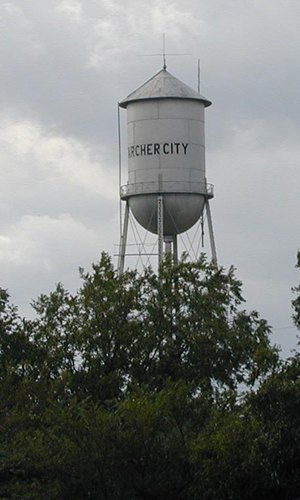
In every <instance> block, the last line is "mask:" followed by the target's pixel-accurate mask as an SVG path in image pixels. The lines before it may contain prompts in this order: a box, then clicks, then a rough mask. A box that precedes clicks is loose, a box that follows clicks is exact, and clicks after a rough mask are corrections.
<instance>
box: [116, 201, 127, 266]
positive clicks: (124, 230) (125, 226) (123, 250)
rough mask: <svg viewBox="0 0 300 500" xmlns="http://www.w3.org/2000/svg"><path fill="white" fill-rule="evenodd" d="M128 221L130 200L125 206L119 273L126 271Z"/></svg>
mask: <svg viewBox="0 0 300 500" xmlns="http://www.w3.org/2000/svg"><path fill="white" fill-rule="evenodd" d="M128 221H129V203H128V201H126V208H125V214H124V224H123V234H122V235H121V240H120V250H119V262H118V271H119V274H122V273H123V272H124V264H125V253H126V243H127V233H128Z"/></svg>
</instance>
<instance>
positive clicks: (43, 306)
mask: <svg viewBox="0 0 300 500" xmlns="http://www.w3.org/2000/svg"><path fill="white" fill-rule="evenodd" d="M80 273H81V278H82V285H81V287H80V289H79V290H78V292H77V293H75V294H70V293H69V292H68V291H67V290H65V288H64V287H63V285H62V284H58V285H57V287H56V289H55V290H54V291H53V292H52V293H50V294H49V295H41V296H40V297H39V298H38V299H37V300H36V301H35V302H33V307H34V310H35V312H36V317H35V319H34V320H28V319H24V318H21V317H20V316H19V315H18V312H17V309H16V308H15V307H13V306H11V305H10V302H9V296H8V293H7V292H6V291H5V290H3V289H0V425H1V433H0V443H1V448H0V497H1V498H3V499H6V498H16V499H17V498H20V499H38V498H39V499H40V498H44V497H47V498H49V499H85V498H86V499H112V500H114V499H125V500H126V499H128V500H135V499H160V498H161V499H174V498H176V499H195V500H196V499H199V500H200V499H205V500H206V499H207V500H215V499H221V500H222V499H224V500H225V499H233V500H235V499H240V498H244V499H257V498H260V499H268V498H270V497H272V498H273V499H277V498H278V499H283V500H284V499H289V500H290V499H297V498H300V497H299V490H300V489H299V479H298V478H299V477H300V476H299V465H298V463H300V456H299V451H300V426H299V423H300V422H299V419H300V417H299V415H300V412H299V410H300V408H299V406H300V385H299V384H300V383H299V370H300V364H299V357H298V355H297V354H296V355H295V356H294V357H293V358H292V359H290V360H288V361H287V362H285V363H284V362H283V361H281V360H280V358H279V355H278V350H277V349H276V348H275V347H274V346H272V345H271V343H270V339H269V336H270V331H271V330H270V327H269V326H268V324H267V322H266V321H265V320H263V319H261V318H260V317H259V315H258V313H257V312H255V311H254V312H247V311H246V310H245V309H244V308H243V305H244V301H243V298H242V293H241V283H240V282H239V280H237V279H236V277H235V274H234V270H233V269H232V268H231V269H229V270H228V271H225V270H224V269H222V268H217V267H216V266H215V265H213V264H210V263H208V262H207V261H206V260H205V258H204V257H201V259H200V260H199V261H198V262H196V263H188V262H181V263H180V264H178V265H177V266H174V265H172V263H171V262H170V261H168V260H166V261H165V262H164V263H163V264H162V266H161V269H160V273H159V275H156V274H155V273H154V272H153V271H152V270H151V269H146V270H145V271H143V272H142V273H138V272H137V271H126V272H125V273H124V274H122V275H121V276H119V275H118V273H117V271H116V270H115V269H114V267H113V265H112V262H111V259H110V258H109V256H108V255H106V254H102V256H101V259H100V261H99V262H98V263H97V264H94V265H93V267H92V270H91V272H85V271H84V270H81V271H80ZM299 291H300V289H299V288H297V287H296V288H295V300H294V303H293V305H294V311H295V313H294V315H295V316H294V319H295V322H296V324H297V325H298V326H299V315H300V313H299V311H300V301H299V295H300V294H299Z"/></svg>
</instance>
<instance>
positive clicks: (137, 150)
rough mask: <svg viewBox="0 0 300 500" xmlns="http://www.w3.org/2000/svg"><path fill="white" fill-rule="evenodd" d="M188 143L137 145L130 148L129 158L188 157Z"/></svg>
mask: <svg viewBox="0 0 300 500" xmlns="http://www.w3.org/2000/svg"><path fill="white" fill-rule="evenodd" d="M187 148H188V143H184V142H164V143H163V144H159V143H158V142H154V143H152V144H137V145H136V146H129V148H128V158H135V157H136V156H151V155H162V154H163V155H179V154H184V155H186V152H187Z"/></svg>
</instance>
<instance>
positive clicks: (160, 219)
mask: <svg viewBox="0 0 300 500" xmlns="http://www.w3.org/2000/svg"><path fill="white" fill-rule="evenodd" d="M157 235H158V265H160V264H161V263H162V261H163V258H164V201H163V196H162V195H161V194H160V195H158V197H157Z"/></svg>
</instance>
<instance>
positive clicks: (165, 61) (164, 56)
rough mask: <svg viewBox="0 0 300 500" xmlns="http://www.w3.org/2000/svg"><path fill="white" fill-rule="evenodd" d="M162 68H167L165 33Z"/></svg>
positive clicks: (164, 35) (164, 36) (164, 37)
mask: <svg viewBox="0 0 300 500" xmlns="http://www.w3.org/2000/svg"><path fill="white" fill-rule="evenodd" d="M163 63H164V64H163V69H164V70H166V69H167V60H166V34H165V33H163Z"/></svg>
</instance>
